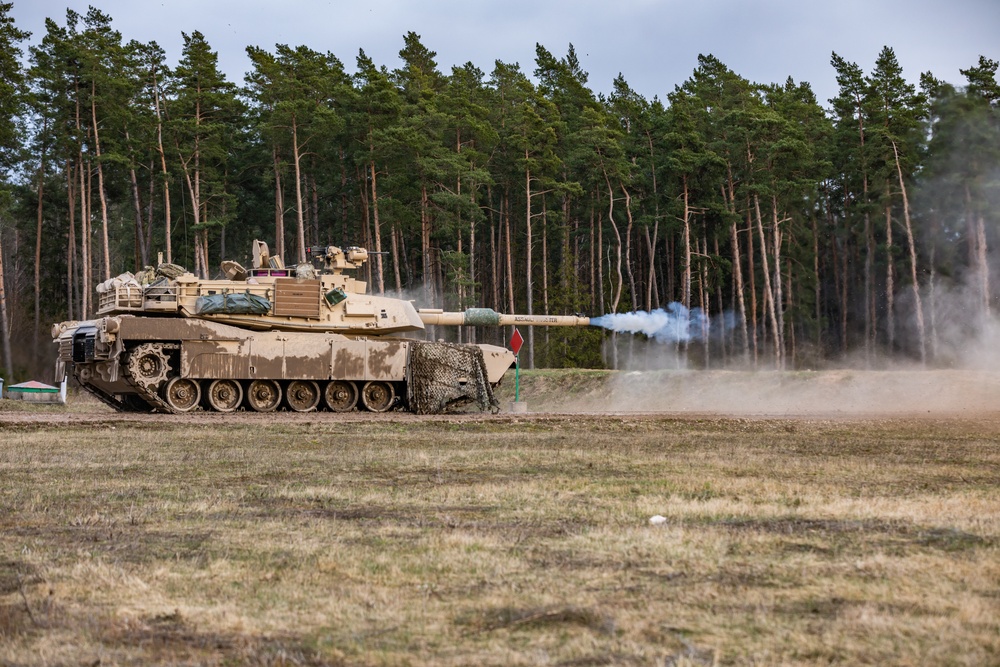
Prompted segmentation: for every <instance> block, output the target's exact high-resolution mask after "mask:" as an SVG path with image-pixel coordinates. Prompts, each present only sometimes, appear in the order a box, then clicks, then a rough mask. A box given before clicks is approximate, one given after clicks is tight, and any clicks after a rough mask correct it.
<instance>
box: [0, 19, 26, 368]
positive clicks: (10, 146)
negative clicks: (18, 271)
mask: <svg viewBox="0 0 1000 667" xmlns="http://www.w3.org/2000/svg"><path fill="white" fill-rule="evenodd" d="M13 6H14V5H13V4H12V3H2V2H0V329H2V330H0V347H2V350H3V365H4V369H6V374H7V379H8V382H9V381H10V379H11V378H12V377H13V375H14V360H13V357H12V356H11V349H10V320H9V317H8V315H9V314H8V311H7V291H6V283H5V281H4V270H3V231H4V228H5V227H6V226H7V225H6V223H7V222H8V220H9V211H10V206H11V203H12V202H11V196H12V193H11V191H10V185H11V183H10V180H9V173H10V171H9V170H10V169H11V168H12V167H14V166H16V164H17V162H18V159H19V157H20V156H19V155H18V150H19V147H20V144H21V137H22V131H23V128H22V125H21V119H22V114H23V112H24V95H25V90H24V72H23V70H22V68H21V63H20V57H21V47H20V43H21V42H23V41H24V40H26V39H28V37H29V36H30V33H27V32H24V31H23V30H19V29H18V28H17V27H16V26H15V25H14V19H13V18H12V17H11V16H10V10H11V9H12V8H13Z"/></svg>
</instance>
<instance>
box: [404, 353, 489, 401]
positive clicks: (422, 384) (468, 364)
mask: <svg viewBox="0 0 1000 667" xmlns="http://www.w3.org/2000/svg"><path fill="white" fill-rule="evenodd" d="M408 385H409V396H408V399H409V404H410V409H411V410H413V411H414V412H416V413H417V414H418V415H426V414H435V413H438V412H444V411H446V410H448V409H449V408H455V407H458V406H460V405H465V404H467V403H472V402H475V403H477V404H478V405H479V409H480V410H498V409H499V407H500V404H499V402H498V401H497V400H496V398H495V397H494V396H493V388H492V387H490V382H489V378H488V376H487V375H486V363H485V362H484V361H483V351H482V350H481V349H479V348H478V347H476V346H475V345H453V344H451V343H423V342H414V343H412V348H411V350H410V381H409V383H408Z"/></svg>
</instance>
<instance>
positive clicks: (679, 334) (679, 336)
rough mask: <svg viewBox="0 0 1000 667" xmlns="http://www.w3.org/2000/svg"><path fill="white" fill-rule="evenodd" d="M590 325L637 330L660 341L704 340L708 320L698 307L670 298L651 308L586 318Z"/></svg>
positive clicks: (707, 331) (707, 330)
mask: <svg viewBox="0 0 1000 667" xmlns="http://www.w3.org/2000/svg"><path fill="white" fill-rule="evenodd" d="M590 323H591V324H592V325H594V326H598V327H603V328H605V329H609V330H611V331H615V332H618V333H641V334H645V335H646V336H648V337H649V338H652V339H653V340H655V341H657V342H660V343H688V342H691V341H701V340H705V339H707V338H708V337H709V335H710V333H711V332H710V329H711V324H712V323H711V321H710V319H709V318H708V317H706V316H705V314H704V313H703V312H702V310H701V309H700V308H693V309H690V310H689V309H687V308H685V307H684V305H683V304H680V303H677V302H674V303H671V304H670V305H668V306H667V307H666V309H663V308H657V309H656V310H654V311H652V312H648V313H647V312H646V311H644V310H639V311H636V312H633V313H612V314H610V315H602V316H600V317H592V318H590Z"/></svg>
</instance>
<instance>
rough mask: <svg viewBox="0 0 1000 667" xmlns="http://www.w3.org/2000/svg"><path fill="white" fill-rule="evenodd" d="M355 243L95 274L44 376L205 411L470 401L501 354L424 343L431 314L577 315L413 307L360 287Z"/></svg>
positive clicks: (452, 319)
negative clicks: (82, 310) (88, 301)
mask: <svg viewBox="0 0 1000 667" xmlns="http://www.w3.org/2000/svg"><path fill="white" fill-rule="evenodd" d="M368 257H369V253H368V252H367V250H365V249H364V248H358V247H345V248H341V247H338V246H315V247H311V248H309V250H308V258H309V261H308V262H305V263H302V264H299V265H297V266H295V267H286V266H285V265H284V262H283V261H282V260H281V258H280V257H275V256H271V255H270V252H269V249H268V246H267V244H266V243H263V242H261V241H254V244H253V253H252V258H251V267H250V268H249V269H247V268H244V267H243V266H242V265H241V264H239V263H238V262H234V261H226V262H223V264H222V275H223V277H222V278H217V279H203V278H199V277H197V276H195V275H194V274H192V273H189V272H187V271H185V270H184V269H182V268H181V267H177V266H175V265H172V264H161V265H160V266H158V267H157V268H156V269H155V270H154V269H152V268H151V267H147V268H146V269H145V270H144V271H140V272H139V273H137V274H135V275H133V274H122V275H120V276H117V277H116V278H113V279H111V280H108V281H105V282H104V283H102V284H101V285H100V286H98V313H97V314H98V317H97V318H96V319H93V320H88V321H85V322H62V323H59V324H56V325H55V326H54V327H53V332H52V334H53V338H54V339H55V341H56V343H57V344H58V345H59V359H58V361H57V368H56V376H57V378H62V377H63V375H64V374H65V373H66V371H67V370H68V369H70V368H71V369H72V371H73V374H74V376H75V377H76V378H77V380H78V381H79V382H80V384H81V385H82V386H83V387H85V388H86V389H87V390H88V391H90V392H91V393H93V394H95V395H96V396H98V397H99V398H100V399H101V400H103V401H104V402H106V403H107V404H109V405H111V406H113V407H114V408H116V409H118V410H129V411H161V412H186V411H188V410H193V409H195V408H197V407H199V406H200V407H202V408H204V409H207V410H213V411H217V412H232V411H234V410H237V409H249V410H255V411H263V412H266V411H270V410H275V409H278V408H280V407H287V408H288V409H291V410H295V411H309V410H316V409H328V410H332V411H337V412H342V411H347V410H353V409H355V408H358V407H360V408H363V409H367V410H371V411H375V412H381V411H385V410H389V409H392V408H404V409H408V410H411V411H414V412H419V413H432V412H441V411H443V410H446V409H448V408H450V407H453V406H455V405H458V404H464V403H469V402H475V403H477V404H478V405H479V407H480V408H481V409H490V408H493V409H495V408H496V407H497V402H496V399H495V398H494V396H493V391H492V389H493V387H494V386H496V384H497V383H499V382H500V380H501V378H502V377H503V374H504V373H505V372H506V370H507V369H508V368H510V366H511V365H512V364H513V363H514V355H513V353H512V352H510V350H508V349H506V348H503V347H498V346H495V345H482V344H480V345H462V344H450V343H443V342H427V341H421V340H417V339H415V338H414V337H413V336H403V335H405V334H414V333H419V332H420V331H422V330H423V329H424V328H425V326H426V325H435V326H504V325H519V326H587V325H589V324H590V320H589V318H586V317H582V316H549V315H507V314H501V313H497V312H496V311H494V310H491V309H488V308H470V309H468V310H466V311H463V312H444V311H442V310H437V309H421V310H419V311H418V310H417V309H416V308H414V306H413V304H412V303H411V302H410V301H406V300H403V299H397V298H391V297H387V296H378V295H372V294H368V293H367V284H366V283H365V282H364V281H362V280H358V279H357V278H355V277H354V276H352V275H351V274H350V273H348V272H349V271H355V270H357V269H360V268H362V267H363V265H364V263H365V262H366V261H368Z"/></svg>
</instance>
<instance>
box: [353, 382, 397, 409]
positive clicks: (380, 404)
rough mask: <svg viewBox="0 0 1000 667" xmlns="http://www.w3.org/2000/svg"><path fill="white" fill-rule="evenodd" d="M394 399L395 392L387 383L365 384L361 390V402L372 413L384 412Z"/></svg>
mask: <svg viewBox="0 0 1000 667" xmlns="http://www.w3.org/2000/svg"><path fill="white" fill-rule="evenodd" d="M395 399H396V392H395V391H394V390H393V388H392V385H391V384H389V383H388V382H366V383H365V386H364V388H362V390H361V402H362V403H364V406H365V407H366V408H368V409H369V410H371V411H372V412H385V411H386V410H388V409H389V408H391V407H392V402H393V401H394V400H395Z"/></svg>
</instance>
